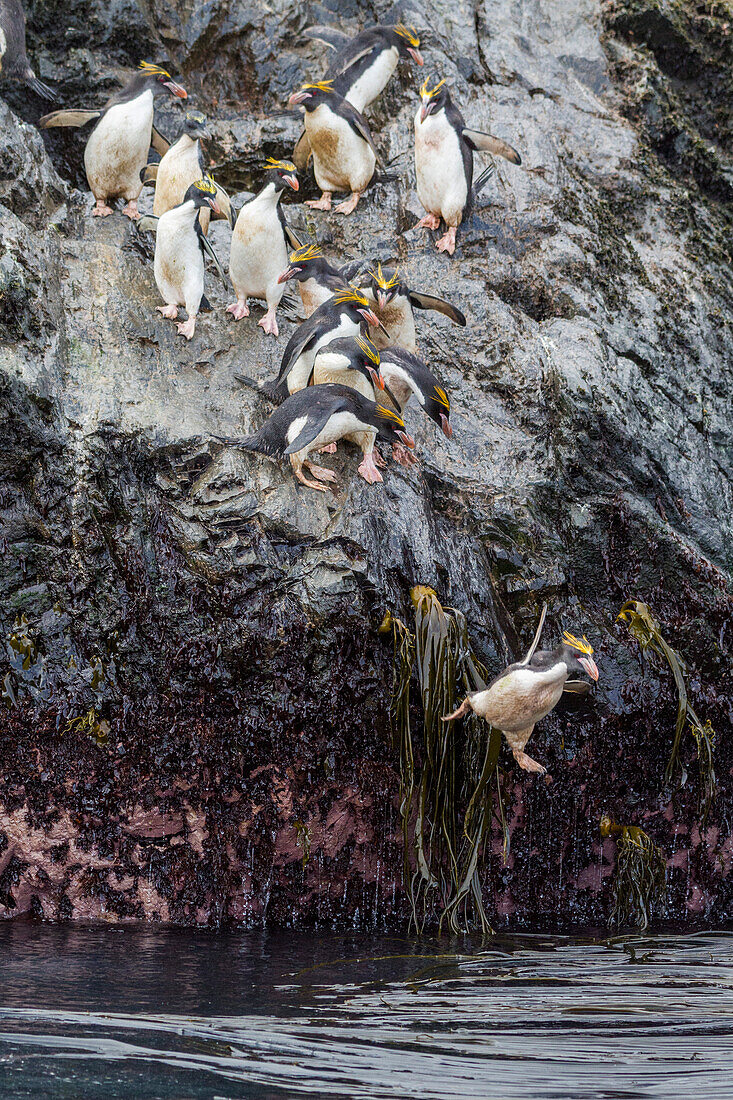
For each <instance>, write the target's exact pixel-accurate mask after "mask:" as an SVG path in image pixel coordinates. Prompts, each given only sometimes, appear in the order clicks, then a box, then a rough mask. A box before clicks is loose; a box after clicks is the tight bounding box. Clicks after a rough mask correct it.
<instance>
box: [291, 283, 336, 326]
mask: <svg viewBox="0 0 733 1100" xmlns="http://www.w3.org/2000/svg"><path fill="white" fill-rule="evenodd" d="M298 289H299V290H300V300H301V302H302V303H303V312H304V313H305V315H306V317H310V315H311V313H315V311H316V310H317V309H318V307H319V306H322V305H323V303H324V302H327V301H328V299H329V298H333V293H332V292H331V291H330V290H329V289H328V288H327V287H325V286H321V285H320V283H318V282H316V280H315V279H304V280H303V282H302V283H298Z"/></svg>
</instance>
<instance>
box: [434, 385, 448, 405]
mask: <svg viewBox="0 0 733 1100" xmlns="http://www.w3.org/2000/svg"><path fill="white" fill-rule="evenodd" d="M433 393H434V395H435V400H436V401H437V402H438V404H439V405H442V406H443V407H444V408H446V409H450V401H449V400H448V394H447V393H446V392H445V390H443V389H441V388H440V386H433Z"/></svg>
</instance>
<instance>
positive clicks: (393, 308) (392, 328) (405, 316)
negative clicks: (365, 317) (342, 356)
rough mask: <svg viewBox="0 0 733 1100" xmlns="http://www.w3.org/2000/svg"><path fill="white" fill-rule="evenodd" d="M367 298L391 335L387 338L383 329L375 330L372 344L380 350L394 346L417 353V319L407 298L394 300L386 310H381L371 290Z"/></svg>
mask: <svg viewBox="0 0 733 1100" xmlns="http://www.w3.org/2000/svg"><path fill="white" fill-rule="evenodd" d="M367 296H368V298H369V300H370V304H371V303H373V309H374V312H375V313H376V315H377V317H378V318H379V320H380V321H381V322H382V324H383V325H384V327H385V328H386V329H387V332H388V333H389V337H387V336H386V335H385V333H383V332H382V330H381V328H377V329H375V330H374V335H373V336H372V337H371V338H370V339H371V340H372V343H373V344H375V345H376V346H377V347H378V348H388V347H390V346H394V347H401V348H405V349H406V350H407V351H413V352H415V351H417V332H416V330H415V318H414V316H413V313H412V306H411V305H410V303H409V302H408V301H407V300H406V299H405V298H393V299H392V301H391V302H388V303H387V305H386V306H385V307H384V309H380V308H379V305H378V304H377V299H376V297H375V296H374V294H373V293H372V291H371V290H370V291H369V294H368V295H367Z"/></svg>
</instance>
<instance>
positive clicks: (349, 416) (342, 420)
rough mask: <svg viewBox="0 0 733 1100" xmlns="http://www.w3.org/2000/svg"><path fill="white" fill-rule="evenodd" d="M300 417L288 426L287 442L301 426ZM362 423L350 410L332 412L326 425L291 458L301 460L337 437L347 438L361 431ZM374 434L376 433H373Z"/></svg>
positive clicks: (291, 439)
mask: <svg viewBox="0 0 733 1100" xmlns="http://www.w3.org/2000/svg"><path fill="white" fill-rule="evenodd" d="M303 423H304V420H303V419H302V418H300V419H298V420H295V421H293V423H292V424H291V425H290V427H289V428H288V443H292V441H293V440H294V439H295V438H296V437H297V435H298V434H299V432H300V431H301V429H302V427H303ZM363 431H364V425H363V424H362V423H361V421H360V420H358V419H357V417H356V416H354V414H353V413H350V412H339V413H334V415H333V416H332V417H331V418H330V420H329V421H328V423H327V424H326V426H325V427H324V428H323V429H322V430H321V431H320V432H319V433H318V435H317V436H316V438H315V439H314V440H313V441H312V442H311V443H309V444H308V446H307V447H304V448H303V450H302V451H296V453H295V454H294V455H293V458H295V459H300V461H301V462H303V461H304V460H305V459H306V458H307V457H308V455H309V453H310V452H311V451H317V450H319V449H320V448H321V447H327V446H328V444H329V443H337V442H338V441H339V439H348V438H349V437H350V436H351V435H353V434H356V433H359V432H363ZM375 434H376V433H375Z"/></svg>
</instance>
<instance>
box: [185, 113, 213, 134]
mask: <svg viewBox="0 0 733 1100" xmlns="http://www.w3.org/2000/svg"><path fill="white" fill-rule="evenodd" d="M183 132H184V134H187V135H188V136H189V137H190V138H192V139H193V140H194V141H197V140H198V139H199V138H208V137H211V134H210V132H209V126H208V123H207V121H206V115H202V114H201V111H186V117H185V119H184V121H183Z"/></svg>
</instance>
